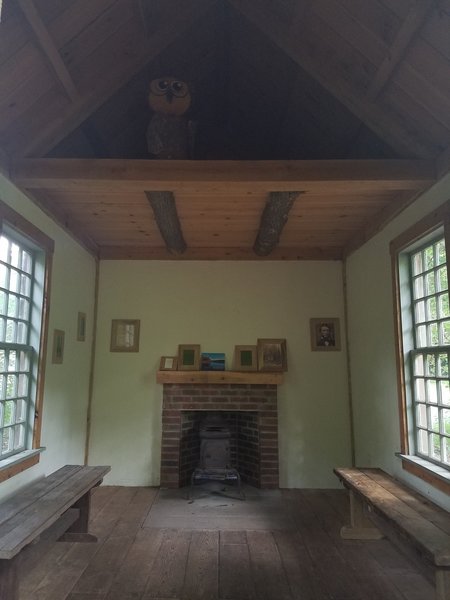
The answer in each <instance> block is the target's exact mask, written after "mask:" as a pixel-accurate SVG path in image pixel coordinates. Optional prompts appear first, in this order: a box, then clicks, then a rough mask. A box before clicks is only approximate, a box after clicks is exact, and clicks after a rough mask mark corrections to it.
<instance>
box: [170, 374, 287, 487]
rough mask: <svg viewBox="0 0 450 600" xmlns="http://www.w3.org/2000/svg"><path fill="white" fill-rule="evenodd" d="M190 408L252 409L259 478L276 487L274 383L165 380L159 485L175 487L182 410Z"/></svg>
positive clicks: (265, 484) (276, 458)
mask: <svg viewBox="0 0 450 600" xmlns="http://www.w3.org/2000/svg"><path fill="white" fill-rule="evenodd" d="M193 411H224V412H226V413H230V412H232V411H237V412H241V411H245V412H248V411H252V412H253V414H256V416H257V421H258V430H259V481H258V482H256V483H257V485H258V487H261V488H263V489H268V488H277V487H278V486H279V481H278V408H277V386H276V385H265V384H262V385H261V384H228V383H219V384H202V383H199V384H197V383H183V384H176V383H166V384H164V389H163V412H162V442H161V487H168V488H178V487H180V484H183V483H184V482H182V481H181V480H180V463H181V456H180V446H181V436H182V423H183V420H184V419H183V413H185V412H189V413H192V412H193Z"/></svg>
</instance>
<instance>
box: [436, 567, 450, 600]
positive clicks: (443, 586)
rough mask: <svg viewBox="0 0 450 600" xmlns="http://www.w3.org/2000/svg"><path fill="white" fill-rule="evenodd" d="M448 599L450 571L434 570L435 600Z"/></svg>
mask: <svg viewBox="0 0 450 600" xmlns="http://www.w3.org/2000/svg"><path fill="white" fill-rule="evenodd" d="M449 598H450V569H437V570H436V600H449Z"/></svg>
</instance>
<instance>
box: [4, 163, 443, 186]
mask: <svg viewBox="0 0 450 600" xmlns="http://www.w3.org/2000/svg"><path fill="white" fill-rule="evenodd" d="M11 177H12V179H13V180H14V181H16V182H17V183H18V184H19V185H22V186H23V187H26V188H30V189H32V188H35V189H36V188H41V189H42V188H48V189H58V190H67V191H71V190H73V191H82V190H86V191H89V190H92V191H95V190H97V191H101V190H103V191H104V192H107V191H109V190H111V191H115V192H118V191H122V190H123V191H125V192H127V191H129V192H132V191H136V190H147V191H167V190H170V191H174V192H177V191H180V192H184V193H186V192H189V193H196V192H197V191H198V190H199V191H201V190H203V191H210V192H211V193H214V192H215V191H216V190H221V191H224V190H228V191H229V192H230V194H232V193H235V192H241V193H242V192H244V193H245V192H246V191H255V190H262V191H266V192H270V191H273V190H278V191H291V190H299V191H309V190H314V189H315V190H322V189H323V190H328V192H330V191H331V189H332V188H333V186H334V188H339V187H341V191H342V193H344V192H345V191H351V190H352V189H353V190H360V191H361V190H363V189H364V190H366V191H368V190H372V191H374V192H375V191H377V190H385V191H386V190H389V189H392V190H395V189H400V190H416V189H422V188H423V187H424V186H426V185H431V184H432V183H434V182H435V181H436V173H435V165H434V162H432V161H426V160H423V161H422V160H323V161H322V160H317V161H314V160H313V161H310V160H306V161H200V160H199V161H183V160H180V161H178V160H171V161H170V160H167V161H165V160H159V161H151V160H125V159H103V160H101V159H45V158H44V159H39V158H38V159H22V160H16V161H15V162H14V163H13V165H12V173H11Z"/></svg>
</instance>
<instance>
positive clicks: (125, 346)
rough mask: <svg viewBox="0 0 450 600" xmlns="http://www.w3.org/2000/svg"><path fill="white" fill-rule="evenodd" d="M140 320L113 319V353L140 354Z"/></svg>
mask: <svg viewBox="0 0 450 600" xmlns="http://www.w3.org/2000/svg"><path fill="white" fill-rule="evenodd" d="M140 324H141V322H140V321H139V319H113V320H112V322H111V345H110V351H111V352H139V330H140Z"/></svg>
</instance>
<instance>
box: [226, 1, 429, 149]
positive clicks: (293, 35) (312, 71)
mask: <svg viewBox="0 0 450 600" xmlns="http://www.w3.org/2000/svg"><path fill="white" fill-rule="evenodd" d="M228 2H229V3H230V4H231V5H232V6H233V7H234V8H235V9H236V10H237V11H239V12H240V13H241V14H242V15H243V16H244V17H245V18H247V19H248V20H249V21H250V22H251V23H253V25H255V26H256V27H257V28H258V29H259V30H260V31H261V32H262V33H263V34H265V35H266V36H267V37H268V38H269V39H270V40H272V42H273V43H274V44H276V45H277V46H278V47H279V48H281V50H283V51H284V52H285V53H286V54H287V55H288V56H290V57H291V58H292V60H294V61H295V62H296V63H297V64H298V65H299V66H300V67H301V68H302V69H303V70H304V71H306V72H307V73H308V74H309V75H310V76H311V77H312V78H313V79H315V80H316V81H318V82H319V83H320V84H321V85H322V87H324V88H325V89H326V90H327V91H328V92H329V93H331V94H332V95H333V96H334V97H335V98H337V99H338V100H339V101H340V102H341V103H342V104H344V106H346V107H347V108H348V109H349V110H350V111H351V112H352V113H353V114H354V115H355V116H356V117H357V118H358V119H360V120H361V121H362V122H363V123H365V124H366V125H367V126H368V127H369V128H370V129H372V131H374V132H375V133H376V134H378V135H379V136H380V137H381V138H382V139H384V140H385V141H386V142H387V143H388V144H389V145H390V146H392V148H394V149H395V150H396V151H397V152H399V154H401V155H405V156H410V155H411V153H413V154H414V155H415V156H417V157H421V158H431V157H432V155H433V149H431V148H430V147H428V146H426V145H425V144H423V143H422V142H421V140H419V139H418V138H417V137H416V136H415V135H414V134H413V133H411V132H410V131H409V130H407V129H406V128H405V127H403V126H402V125H401V124H400V123H399V122H398V121H397V120H396V119H395V118H394V117H392V118H391V117H390V116H389V114H388V113H387V111H386V110H385V109H384V108H383V109H382V108H380V107H379V106H377V104H376V103H374V102H372V101H370V99H368V98H367V95H366V94H364V93H363V92H362V91H358V90H356V89H355V88H354V87H353V86H351V85H350V84H349V83H347V82H346V81H345V80H344V79H342V78H340V79H339V78H337V77H336V74H335V73H334V72H333V71H331V70H330V68H328V66H327V65H326V64H321V63H320V62H319V60H318V59H317V58H316V56H315V53H314V49H311V48H310V46H309V44H308V43H307V42H305V40H304V38H303V36H301V35H298V32H294V31H292V29H289V28H288V27H286V25H285V24H284V23H282V22H281V21H280V20H277V18H276V17H275V16H274V15H273V14H269V13H268V11H267V10H264V7H263V6H261V5H260V4H259V3H258V2H254V1H253V0H228Z"/></svg>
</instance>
